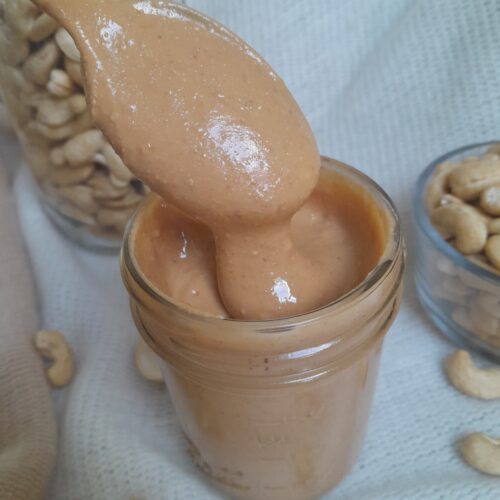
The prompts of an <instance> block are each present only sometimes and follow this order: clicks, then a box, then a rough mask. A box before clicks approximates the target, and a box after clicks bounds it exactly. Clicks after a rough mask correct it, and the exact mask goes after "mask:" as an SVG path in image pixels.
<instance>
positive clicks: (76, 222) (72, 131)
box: [0, 0, 144, 250]
mask: <svg viewBox="0 0 500 500" xmlns="http://www.w3.org/2000/svg"><path fill="white" fill-rule="evenodd" d="M0 93H1V97H2V99H3V101H4V103H5V105H6V107H7V110H8V113H9V117H10V121H11V123H12V124H13V126H14V128H15V130H16V133H17V136H18V138H19V140H20V142H21V145H22V148H23V151H24V156H25V159H26V162H27V164H28V166H29V168H30V170H31V172H32V173H33V176H34V178H35V180H36V183H37V185H38V187H39V192H40V195H41V199H42V204H43V207H44V208H45V209H46V211H47V213H48V214H49V215H50V217H51V219H52V221H53V222H54V223H55V224H56V225H57V226H58V227H59V228H60V229H62V230H63V232H64V233H65V234H66V235H68V236H69V237H71V238H72V239H74V240H76V241H78V242H79V243H81V244H82V245H84V246H87V247H90V248H93V249H96V250H97V249H101V250H103V249H118V248H119V246H120V242H121V238H122V235H123V231H124V228H125V225H126V223H127V221H128V219H129V218H130V216H131V215H132V213H133V212H134V210H135V208H136V207H137V205H138V203H139V202H140V201H141V200H142V198H143V196H144V186H143V185H142V183H141V182H139V181H138V180H137V179H135V178H134V177H133V175H132V174H131V173H130V171H129V170H128V169H127V168H126V167H125V166H124V165H123V163H122V161H121V159H120V157H119V156H118V155H117V154H116V153H115V151H114V150H113V148H112V147H111V146H110V145H109V144H108V142H107V141H106V140H105V139H104V137H103V135H102V133H101V132H100V131H99V130H98V129H96V128H95V127H94V126H93V124H92V121H91V119H90V115H89V112H88V110H87V105H86V101H85V95H84V89H83V80H82V73H81V67H80V54H79V52H78V50H77V48H76V46H75V44H74V42H73V40H72V38H71V37H70V36H69V34H68V32H67V31H66V30H64V29H63V28H61V27H60V26H58V24H57V23H56V22H55V21H54V20H53V19H52V18H51V17H49V16H48V15H47V14H45V13H44V12H42V11H41V10H40V9H39V8H38V7H36V6H35V5H34V4H33V3H31V1H29V0H0Z"/></svg>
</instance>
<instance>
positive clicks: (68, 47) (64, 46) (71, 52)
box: [55, 28, 80, 62]
mask: <svg viewBox="0 0 500 500" xmlns="http://www.w3.org/2000/svg"><path fill="white" fill-rule="evenodd" d="M55 40H56V43H57V45H59V48H60V49H61V50H62V51H63V52H64V55H65V56H66V57H69V58H70V59H72V60H73V61H76V62H80V52H79V51H78V48H77V47H76V45H75V42H74V40H73V38H71V35H70V34H69V33H68V32H67V31H66V30H65V29H64V28H59V29H58V30H57V31H56V34H55Z"/></svg>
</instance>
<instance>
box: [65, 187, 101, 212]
mask: <svg viewBox="0 0 500 500" xmlns="http://www.w3.org/2000/svg"><path fill="white" fill-rule="evenodd" d="M59 192H60V193H61V195H62V196H63V197H64V198H66V199H67V200H68V201H70V202H71V203H72V204H73V205H75V206H76V207H78V208H80V209H81V210H83V211H84V212H86V213H88V214H95V213H97V211H98V210H99V204H98V203H97V202H96V201H95V200H94V198H93V196H92V188H91V187H89V186H85V185H83V184H80V185H76V186H64V187H61V189H60V190H59Z"/></svg>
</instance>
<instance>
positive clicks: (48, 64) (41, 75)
mask: <svg viewBox="0 0 500 500" xmlns="http://www.w3.org/2000/svg"><path fill="white" fill-rule="evenodd" d="M60 55H61V53H60V52H59V49H58V48H57V45H56V44H55V43H54V41H53V40H49V41H48V42H46V43H45V44H44V45H43V47H42V48H40V49H38V50H37V51H36V52H33V54H31V55H30V56H29V57H28V58H27V59H26V61H25V62H24V64H23V73H24V76H25V77H26V78H27V79H28V80H29V81H30V82H33V83H35V84H37V85H42V86H45V85H47V82H48V81H49V76H50V72H51V70H52V69H53V68H54V66H55V65H56V64H57V62H58V60H59V57H60Z"/></svg>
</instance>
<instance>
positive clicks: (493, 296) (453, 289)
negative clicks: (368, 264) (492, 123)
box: [413, 142, 500, 361]
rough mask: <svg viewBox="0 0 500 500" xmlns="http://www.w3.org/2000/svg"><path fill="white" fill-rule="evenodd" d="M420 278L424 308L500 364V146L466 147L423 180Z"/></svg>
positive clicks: (417, 211) (418, 195) (416, 207)
mask: <svg viewBox="0 0 500 500" xmlns="http://www.w3.org/2000/svg"><path fill="white" fill-rule="evenodd" d="M413 211H414V215H415V222H416V231H417V242H416V243H417V255H416V257H417V261H416V269H415V281H416V287H417V293H418V297H419V299H420V302H421V303H422V305H423V307H424V309H425V311H426V312H427V314H428V315H429V317H430V318H431V320H432V321H433V322H434V323H435V324H436V326H437V327H438V328H439V329H440V330H441V332H443V333H444V334H445V335H447V336H448V337H450V338H451V339H452V340H453V341H454V342H455V343H457V344H459V345H460V346H462V347H467V348H470V349H475V350H478V351H481V352H483V353H485V354H487V355H489V356H490V357H492V358H493V359H496V360H497V361H500V143H494V142H490V143H483V144H476V145H472V146H465V147H463V148H459V149H457V150H455V151H451V152H450V153H447V154H445V155H444V156H442V157H440V158H438V159H437V160H435V161H434V162H432V163H431V164H430V165H429V166H428V167H427V169H426V170H425V171H424V172H423V173H422V175H421V176H420V178H419V180H418V184H417V186H416V189H415V192H414V196H413Z"/></svg>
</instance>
